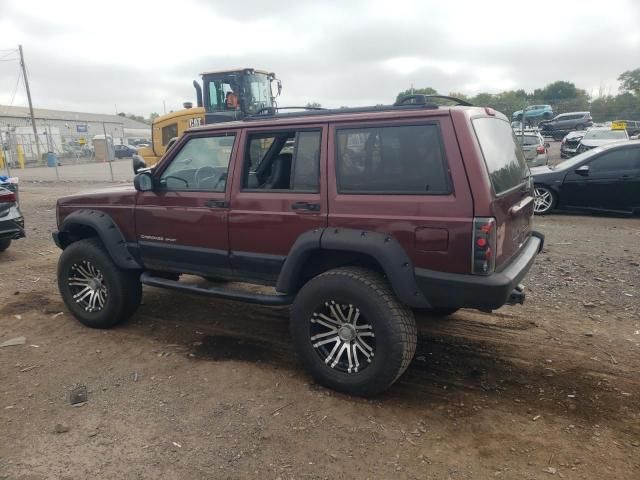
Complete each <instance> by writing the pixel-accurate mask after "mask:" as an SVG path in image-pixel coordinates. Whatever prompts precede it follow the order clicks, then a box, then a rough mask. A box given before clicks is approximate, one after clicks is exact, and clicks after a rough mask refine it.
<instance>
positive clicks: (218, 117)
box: [194, 68, 282, 124]
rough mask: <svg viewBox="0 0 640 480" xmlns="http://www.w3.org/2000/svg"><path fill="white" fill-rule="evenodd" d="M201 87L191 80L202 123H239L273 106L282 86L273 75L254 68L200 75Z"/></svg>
mask: <svg viewBox="0 0 640 480" xmlns="http://www.w3.org/2000/svg"><path fill="white" fill-rule="evenodd" d="M201 75H202V88H201V87H200V85H199V84H198V82H195V81H194V87H195V88H196V92H197V99H198V106H203V107H204V109H205V123H207V124H209V123H218V122H228V121H231V120H240V119H242V118H244V117H246V116H248V115H253V114H255V113H258V112H259V111H261V110H264V109H268V108H273V107H275V106H276V101H275V99H276V97H277V96H278V95H279V94H280V91H281V90H282V84H281V83H280V80H278V79H277V78H276V76H275V74H274V73H272V72H266V71H264V70H256V69H253V68H243V69H240V70H223V71H216V72H205V73H202V74H201Z"/></svg>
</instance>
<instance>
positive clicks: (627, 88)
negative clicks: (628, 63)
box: [618, 68, 640, 95]
mask: <svg viewBox="0 0 640 480" xmlns="http://www.w3.org/2000/svg"><path fill="white" fill-rule="evenodd" d="M618 81H619V82H620V90H622V91H623V92H630V93H634V94H636V95H640V68H636V69H635V70H627V71H626V72H623V73H621V74H620V76H619V77H618Z"/></svg>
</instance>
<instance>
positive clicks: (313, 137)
mask: <svg viewBox="0 0 640 480" xmlns="http://www.w3.org/2000/svg"><path fill="white" fill-rule="evenodd" d="M321 133H322V132H320V130H301V131H296V130H291V131H278V132H269V133H255V134H250V135H249V140H248V145H247V149H246V154H245V157H246V158H245V166H244V170H243V177H242V189H243V190H290V191H293V192H315V193H317V192H318V191H319V188H320V139H321V137H322V135H321Z"/></svg>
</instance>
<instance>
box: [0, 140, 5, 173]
mask: <svg viewBox="0 0 640 480" xmlns="http://www.w3.org/2000/svg"><path fill="white" fill-rule="evenodd" d="M3 150H4V149H3V148H2V144H0V168H4V151H3Z"/></svg>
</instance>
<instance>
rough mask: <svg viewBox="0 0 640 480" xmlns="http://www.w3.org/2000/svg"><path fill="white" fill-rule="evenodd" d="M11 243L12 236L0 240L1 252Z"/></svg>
mask: <svg viewBox="0 0 640 480" xmlns="http://www.w3.org/2000/svg"><path fill="white" fill-rule="evenodd" d="M10 245H11V239H10V238H3V239H1V240H0V252H4V251H5V250H6V249H7V248H9V246H10Z"/></svg>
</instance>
